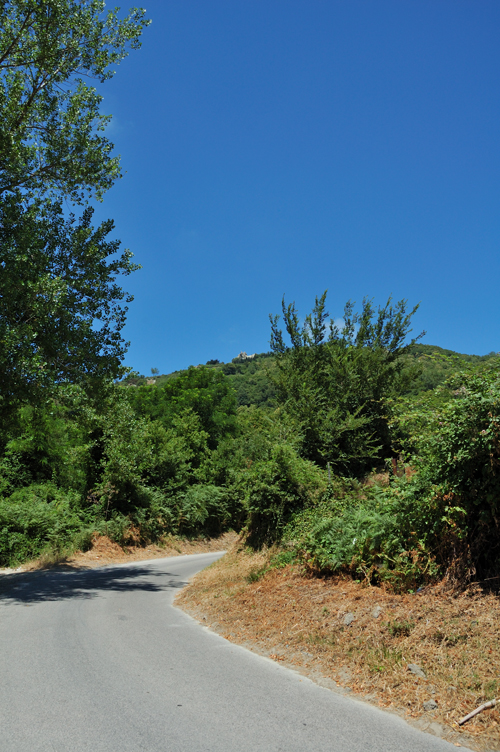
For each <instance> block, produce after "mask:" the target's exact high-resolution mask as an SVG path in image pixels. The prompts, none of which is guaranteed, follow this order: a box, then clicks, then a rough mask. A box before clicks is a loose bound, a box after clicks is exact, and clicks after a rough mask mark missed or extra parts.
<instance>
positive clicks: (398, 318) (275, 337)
mask: <svg viewBox="0 0 500 752" xmlns="http://www.w3.org/2000/svg"><path fill="white" fill-rule="evenodd" d="M417 308H418V306H415V307H414V308H413V309H412V310H411V311H409V312H408V311H407V301H406V300H401V301H399V302H398V303H396V304H395V305H392V301H391V299H389V300H388V302H387V303H386V305H385V306H383V307H379V308H378V309H377V310H375V309H374V307H373V303H372V301H371V300H368V299H365V300H364V301H363V305H362V309H361V311H360V312H359V313H357V312H355V310H354V304H353V303H352V302H348V303H347V304H346V306H345V309H344V319H343V322H344V323H343V326H342V328H341V329H340V328H339V327H338V326H337V325H336V324H335V323H334V322H332V321H330V319H329V314H328V312H327V311H326V292H325V293H323V295H322V296H321V297H319V298H316V302H315V306H314V308H313V311H312V312H311V313H310V314H309V315H307V316H306V318H305V320H304V323H303V324H302V325H301V324H300V319H299V314H298V312H297V310H296V308H295V305H294V304H289V305H286V303H285V300H284V299H283V303H282V312H283V320H284V323H285V329H286V333H287V334H288V337H289V341H290V344H287V343H286V341H285V335H284V333H283V332H282V330H281V329H280V328H279V316H277V315H276V316H270V319H271V349H272V350H273V352H274V353H275V354H276V356H277V366H278V369H277V374H276V377H275V378H276V387H277V390H278V397H279V400H280V401H281V403H282V404H283V406H284V408H285V410H287V411H288V412H289V413H290V414H291V415H292V416H293V417H294V418H295V419H296V420H297V423H298V428H299V431H300V433H301V436H302V447H301V450H302V453H303V454H304V456H305V457H307V458H308V459H311V460H313V461H315V462H317V463H319V464H321V465H325V464H326V463H327V462H330V463H332V465H334V466H335V467H336V468H337V469H338V470H339V471H343V472H348V473H353V474H359V473H360V472H363V471H365V470H367V469H370V467H371V466H372V465H373V464H376V463H377V461H380V460H381V459H383V458H384V457H387V456H389V455H390V453H391V446H390V436H389V431H388V423H387V405H386V402H385V401H386V399H387V398H388V397H390V396H394V395H395V394H398V393H399V392H400V391H401V390H403V389H404V388H405V386H406V384H407V383H408V381H409V380H411V378H412V377H413V375H414V374H413V373H412V369H411V368H410V367H409V364H408V362H407V360H405V359H404V358H403V356H404V355H405V354H406V353H407V352H408V349H409V347H410V346H411V345H412V344H413V343H414V342H415V341H416V340H415V339H413V340H411V341H410V342H407V336H408V334H409V333H410V331H411V329H410V323H411V318H412V316H413V314H414V313H415V312H416V310H417ZM420 336H422V335H420ZM417 339H418V338H417Z"/></svg>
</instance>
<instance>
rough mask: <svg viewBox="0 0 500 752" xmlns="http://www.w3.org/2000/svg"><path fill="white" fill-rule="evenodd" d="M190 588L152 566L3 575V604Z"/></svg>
mask: <svg viewBox="0 0 500 752" xmlns="http://www.w3.org/2000/svg"><path fill="white" fill-rule="evenodd" d="M184 585H186V582H185V581H184V580H182V579H181V578H180V577H179V575H176V574H172V573H169V572H158V571H154V570H152V569H149V568H148V567H138V566H137V567H110V568H106V569H90V570H85V571H77V572H75V571H74V570H73V571H70V572H60V571H59V572H29V573H24V572H23V573H20V574H9V575H3V576H0V604H7V603H24V604H29V603H39V602H41V601H59V600H66V599H69V598H98V597H99V596H100V595H102V594H104V593H105V592H109V591H114V592H131V591H133V590H143V591H146V592H150V593H156V592H161V591H166V590H172V589H178V588H181V587H183V586H184Z"/></svg>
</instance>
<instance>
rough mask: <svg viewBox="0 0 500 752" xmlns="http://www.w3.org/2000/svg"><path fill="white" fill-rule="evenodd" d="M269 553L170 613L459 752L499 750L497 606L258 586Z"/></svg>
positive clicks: (347, 582)
mask: <svg viewBox="0 0 500 752" xmlns="http://www.w3.org/2000/svg"><path fill="white" fill-rule="evenodd" d="M269 558H270V555H269V553H267V554H266V553H258V554H255V553H250V552H248V551H245V550H244V549H242V547H241V546H238V545H237V544H236V545H235V546H233V548H232V550H231V551H230V552H229V553H228V554H226V556H225V557H224V558H223V559H221V560H219V561H218V562H216V563H215V564H213V565H212V566H211V567H209V568H208V569H206V570H204V571H203V572H201V573H200V574H199V575H197V576H196V577H195V579H194V580H193V581H192V582H191V584H190V585H189V586H188V587H187V588H185V589H184V590H183V591H182V592H181V593H180V594H179V595H178V597H177V600H176V603H177V605H179V606H180V607H181V608H183V609H185V610H186V611H188V612H189V613H191V614H192V615H193V616H195V617H197V618H198V619H199V620H200V621H202V622H203V623H204V624H207V625H209V626H211V628H212V629H214V630H216V631H217V632H219V633H220V634H222V635H223V636H224V637H226V638H227V639H229V640H232V641H234V642H238V643H240V644H243V645H245V646H246V647H250V648H251V649H254V650H256V651H258V652H260V653H263V654H265V655H267V656H269V657H270V658H272V659H273V660H276V661H281V662H283V663H284V664H285V665H288V666H290V667H292V668H295V669H296V670H299V671H301V672H303V673H305V674H307V675H309V676H310V677H311V678H313V679H315V680H316V681H318V682H319V683H322V684H323V685H325V686H328V687H330V688H332V689H334V690H336V691H340V692H354V693H356V694H358V695H360V696H361V697H363V698H364V699H366V700H367V701H370V702H372V703H375V704H377V705H379V706H380V707H382V708H385V709H390V710H391V711H393V712H397V713H399V714H400V715H402V716H403V717H405V718H406V719H407V720H408V721H409V722H410V723H412V724H414V725H417V726H418V727H419V728H421V729H423V730H426V731H429V732H431V733H434V734H437V735H439V736H442V737H444V738H447V739H448V740H450V741H451V742H453V743H454V744H455V745H456V746H466V747H470V748H473V749H477V750H500V725H499V720H500V719H499V713H498V709H493V710H486V711H484V712H483V713H481V714H480V715H478V716H476V718H474V719H473V720H472V721H470V722H469V723H467V724H466V726H463V727H459V726H458V719H459V718H460V717H461V716H463V715H465V714H466V713H468V712H469V711H471V710H473V709H474V708H475V707H477V706H478V705H480V704H481V703H482V702H484V701H486V700H491V699H492V698H494V697H497V696H498V695H500V641H499V639H498V624H499V623H500V601H499V599H498V597H496V596H494V595H491V594H487V593H484V592H482V591H481V590H480V589H479V588H476V589H474V588H472V589H469V591H467V592H466V593H461V594H458V595H456V594H455V595H452V594H450V593H449V592H447V591H446V589H445V588H444V586H443V585H441V586H435V587H432V588H426V589H424V590H423V591H421V592H420V593H417V594H415V595H410V594H404V595H395V594H394V593H391V592H389V591H387V590H384V589H382V588H378V587H365V586H363V584H362V583H357V582H353V581H352V580H351V579H343V578H340V577H335V578H324V579H319V578H308V577H306V576H304V574H303V573H302V572H300V571H299V570H298V569H297V568H295V569H293V568H291V567H287V568H285V569H272V570H270V571H268V572H267V573H265V574H264V575H262V571H263V569H265V567H266V565H267V564H268V562H269Z"/></svg>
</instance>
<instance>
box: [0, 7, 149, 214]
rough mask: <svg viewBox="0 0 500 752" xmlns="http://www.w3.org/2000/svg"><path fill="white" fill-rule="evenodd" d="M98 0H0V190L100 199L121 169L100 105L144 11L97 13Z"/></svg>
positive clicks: (136, 38)
mask: <svg viewBox="0 0 500 752" xmlns="http://www.w3.org/2000/svg"><path fill="white" fill-rule="evenodd" d="M104 8H105V3H104V2H103V1H102V0H42V2H40V0H5V1H4V2H2V3H1V4H0V119H1V130H0V197H2V196H4V195H5V193H10V194H12V193H15V194H16V195H19V194H20V193H21V194H22V195H23V196H24V197H26V195H28V196H29V195H33V194H36V195H39V194H40V192H43V193H46V192H47V191H48V192H49V193H55V194H56V195H58V196H59V195H61V194H64V195H65V196H67V197H68V198H69V199H70V200H72V201H76V202H79V201H81V200H82V199H83V198H84V197H85V196H89V195H94V196H96V197H97V198H101V197H102V195H103V193H104V192H105V191H106V190H107V189H108V188H109V187H110V186H111V185H112V184H113V182H114V181H115V180H116V178H117V177H119V175H120V167H119V159H118V158H117V157H115V156H112V154H111V152H112V148H113V145H112V143H110V141H109V140H108V139H107V137H106V135H105V130H106V126H107V125H108V123H109V121H110V116H107V115H103V114H101V112H100V109H99V108H100V104H101V101H102V96H101V94H100V93H99V92H98V91H97V89H96V87H95V86H93V85H91V84H90V83H89V81H92V79H94V80H95V81H96V82H99V83H102V82H104V81H106V80H107V79H109V78H111V77H112V76H113V74H114V70H112V66H114V65H116V64H118V63H119V62H120V61H121V60H123V58H124V57H126V55H127V54H128V49H137V48H138V47H139V46H140V35H141V32H142V30H143V28H144V26H146V25H147V23H148V22H147V21H146V20H145V18H144V13H145V11H144V10H142V9H137V8H134V9H132V10H131V11H130V13H129V14H128V16H127V17H126V18H124V19H121V20H120V19H119V18H118V11H117V10H116V9H115V10H112V11H109V12H108V13H107V14H106V15H103V12H104Z"/></svg>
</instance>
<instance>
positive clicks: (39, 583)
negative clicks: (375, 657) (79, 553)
mask: <svg viewBox="0 0 500 752" xmlns="http://www.w3.org/2000/svg"><path fill="white" fill-rule="evenodd" d="M218 556H220V554H200V555H194V556H183V557H176V558H171V559H156V560H152V561H147V562H141V563H132V564H127V565H121V566H112V567H104V568H102V569H94V570H87V571H83V572H75V571H68V572H61V571H58V572H45V573H30V574H22V573H21V574H10V575H4V576H2V577H0V750H1V752H83V750H85V751H88V752H139V750H144V751H145V752H167V751H168V752H205V750H206V751H207V752H208V751H209V750H210V751H211V752H212V751H213V752H247V751H248V752H264V751H265V752H271V751H272V752H278V750H280V751H282V752H295V750H296V751H297V752H299V751H300V752H319V751H320V750H329V751H331V752H341V751H342V752H361V750H363V751H366V752H393V751H394V752H451V750H454V749H455V747H454V746H453V745H451V744H448V743H446V742H444V741H442V740H440V739H438V738H436V737H433V736H430V735H427V734H423V733H422V732H419V731H417V730H415V729H413V728H411V727H410V726H408V725H406V724H405V723H404V721H402V720H401V719H400V718H398V717H396V716H392V715H390V714H387V713H383V712H382V711H380V710H378V709H376V708H373V707H370V706H369V705H366V704H364V703H361V702H357V701H356V700H353V699H350V698H347V697H343V696H341V695H337V694H335V693H333V692H330V691H329V690H327V689H323V688H321V687H319V686H317V685H315V684H313V683H312V682H310V681H309V680H308V679H306V678H304V677H301V676H299V675H298V674H296V673H294V672H293V671H289V670H288V669H285V668H283V667H281V666H279V665H277V664H276V663H274V662H272V661H270V660H268V659H266V658H262V657H260V656H257V655H255V654H254V653H252V652H250V651H247V650H245V649H244V648H240V647H238V646H235V645H233V644H231V643H229V642H227V641H226V640H224V639H223V638H221V637H219V636H218V635H215V634H213V633H212V632H209V631H208V630H207V629H205V628H203V627H202V626H200V625H199V624H198V623H197V622H195V621H194V620H193V619H191V618H190V617H189V616H187V615H186V614H184V613H183V612H182V611H179V610H178V609H176V608H174V607H173V606H172V600H173V597H174V595H175V592H176V590H177V589H178V588H180V587H182V586H183V585H184V584H185V583H186V581H187V580H188V578H189V577H191V576H192V575H194V574H195V573H196V572H197V571H199V570H200V569H202V568H203V567H205V566H207V565H208V564H210V563H211V562H212V561H215V559H217V558H218Z"/></svg>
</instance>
